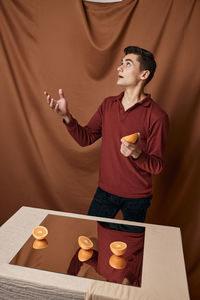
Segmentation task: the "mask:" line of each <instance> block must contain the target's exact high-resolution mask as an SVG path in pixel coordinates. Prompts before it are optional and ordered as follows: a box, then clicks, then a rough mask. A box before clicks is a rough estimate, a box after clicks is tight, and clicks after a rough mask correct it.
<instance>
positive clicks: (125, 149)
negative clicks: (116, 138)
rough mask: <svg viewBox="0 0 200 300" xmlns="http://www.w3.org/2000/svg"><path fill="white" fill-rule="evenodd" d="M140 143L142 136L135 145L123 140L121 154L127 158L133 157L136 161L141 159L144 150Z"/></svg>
mask: <svg viewBox="0 0 200 300" xmlns="http://www.w3.org/2000/svg"><path fill="white" fill-rule="evenodd" d="M139 141H140V134H139V138H138V141H137V142H136V143H135V144H132V143H128V142H126V141H125V140H124V139H121V149H120V152H121V154H122V155H124V156H125V157H129V156H132V157H133V158H134V159H137V158H139V156H140V154H141V153H142V150H141V149H140V147H139Z"/></svg>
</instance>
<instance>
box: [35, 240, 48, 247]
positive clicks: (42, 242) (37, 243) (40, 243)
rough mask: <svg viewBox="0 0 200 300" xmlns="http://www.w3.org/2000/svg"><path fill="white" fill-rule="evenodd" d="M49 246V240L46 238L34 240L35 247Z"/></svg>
mask: <svg viewBox="0 0 200 300" xmlns="http://www.w3.org/2000/svg"><path fill="white" fill-rule="evenodd" d="M47 246H48V242H47V240H46V239H43V240H35V241H34V242H33V249H43V248H46V247H47Z"/></svg>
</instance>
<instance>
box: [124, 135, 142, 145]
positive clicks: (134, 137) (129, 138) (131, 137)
mask: <svg viewBox="0 0 200 300" xmlns="http://www.w3.org/2000/svg"><path fill="white" fill-rule="evenodd" d="M122 138H123V140H125V141H126V142H128V143H131V144H135V143H136V142H137V141H138V138H139V135H138V133H133V134H130V135H126V136H123V137H122Z"/></svg>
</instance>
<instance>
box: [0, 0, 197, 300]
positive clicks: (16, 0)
mask: <svg viewBox="0 0 200 300" xmlns="http://www.w3.org/2000/svg"><path fill="white" fill-rule="evenodd" d="M199 26H200V1H199V0H162V1H161V0H154V1H149V0H123V1H122V2H117V3H91V2H87V1H83V0H67V1H66V0H57V1H55V0H43V1H39V0H34V1H32V0H0V34H1V35H0V39H1V46H0V72H1V79H0V89H1V108H0V138H1V147H0V157H1V179H0V193H1V202H0V211H1V218H0V222H1V224H2V223H3V222H5V221H6V220H7V219H8V218H9V217H10V216H11V215H12V214H13V213H14V212H16V210H17V209H19V208H20V207H21V206H22V205H26V206H33V207H41V208H48V209H56V210H62V211H69V212H76V213H83V214H85V213H87V209H88V207H89V203H90V201H91V199H92V197H93V194H94V192H95V189H96V185H97V178H98V165H99V157H100V147H101V141H98V142H96V143H95V144H94V145H91V146H89V147H86V148H81V147H80V146H78V145H77V144H76V142H75V141H74V140H73V139H72V138H71V137H70V136H69V134H68V132H67V131H66V129H65V127H64V124H63V123H62V119H61V118H60V117H59V116H58V115H56V114H55V113H53V112H52V111H51V110H50V109H49V108H48V106H47V104H46V100H45V98H44V96H43V91H44V90H47V91H48V92H49V93H51V94H52V95H53V96H54V97H55V98H56V97H57V96H58V89H59V88H63V90H64V93H65V96H66V98H67V100H68V103H69V109H70V111H71V113H72V115H73V116H74V117H75V118H77V119H78V121H79V122H80V124H82V125H85V124H86V123H87V121H88V120H89V118H90V117H91V116H92V114H93V113H94V112H95V111H96V109H97V107H98V106H99V104H100V103H101V102H102V100H103V99H104V98H105V97H107V96H110V95H117V94H119V93H120V92H121V89H120V88H119V87H118V86H117V85H116V79H117V70H116V69H117V66H118V65H119V63H120V61H121V58H122V57H123V49H124V48H125V47H126V46H128V45H136V46H140V47H142V48H145V49H148V50H149V51H152V52H153V53H154V55H155V58H156V61H157V65H158V66H157V71H156V74H155V77H154V78H153V80H152V82H151V83H150V84H149V85H148V86H147V88H146V92H148V93H150V94H151V95H152V98H153V99H154V100H155V101H156V102H157V103H158V104H159V105H160V106H161V107H162V108H163V109H164V110H165V111H166V112H167V113H168V115H169V118H170V132H169V137H168V145H167V151H166V156H165V161H166V163H165V169H164V170H163V172H162V173H161V174H160V175H158V176H155V178H154V196H153V201H152V205H151V208H150V209H149V212H148V215H147V222H150V223H156V224H163V225H172V226H178V227H180V228H181V231H182V238H183V248H184V254H185V261H186V269H187V275H188V280H189V287H190V293H191V297H192V299H199V298H200V290H199V284H198V283H199V278H200V274H199V265H200V260H199V258H200V256H199V240H200V237H199V233H200V218H199V207H200V204H199V203H200V202H199V197H200V184H199V176H198V175H199V167H200V155H199V152H200V134H199V125H200V89H199V78H200V66H199V61H200V55H199V53H200V43H199V38H198V36H199V34H198V30H199Z"/></svg>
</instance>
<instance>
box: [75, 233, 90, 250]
mask: <svg viewBox="0 0 200 300" xmlns="http://www.w3.org/2000/svg"><path fill="white" fill-rule="evenodd" d="M78 244H79V246H80V247H81V248H82V249H84V250H89V249H91V248H92V247H93V242H92V241H91V240H90V239H89V238H88V237H87V236H84V235H80V236H79V238H78Z"/></svg>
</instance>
